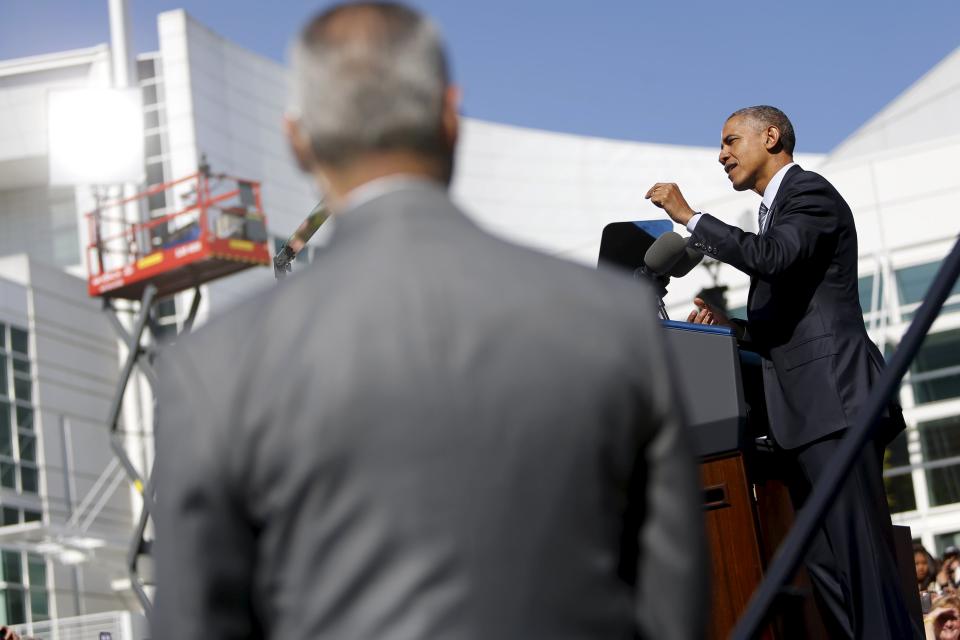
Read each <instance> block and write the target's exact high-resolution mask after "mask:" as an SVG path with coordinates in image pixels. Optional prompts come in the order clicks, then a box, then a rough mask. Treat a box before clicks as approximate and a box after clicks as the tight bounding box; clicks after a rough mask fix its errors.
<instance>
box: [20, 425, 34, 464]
mask: <svg viewBox="0 0 960 640" xmlns="http://www.w3.org/2000/svg"><path fill="white" fill-rule="evenodd" d="M20 459H21V460H29V461H30V462H36V461H37V438H36V436H34V435H33V434H32V433H30V432H26V433H25V432H23V431H21V432H20Z"/></svg>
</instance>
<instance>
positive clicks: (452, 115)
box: [441, 85, 460, 149]
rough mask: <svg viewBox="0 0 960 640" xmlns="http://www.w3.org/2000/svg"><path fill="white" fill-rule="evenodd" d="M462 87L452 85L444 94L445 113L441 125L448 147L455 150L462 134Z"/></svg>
mask: <svg viewBox="0 0 960 640" xmlns="http://www.w3.org/2000/svg"><path fill="white" fill-rule="evenodd" d="M459 112H460V87H457V86H455V85H450V86H448V87H447V88H446V90H445V91H444V92H443V112H442V121H441V125H442V126H443V138H444V141H445V142H446V143H447V147H448V148H450V149H453V148H454V147H455V146H456V144H457V136H458V135H459V134H460V113H459Z"/></svg>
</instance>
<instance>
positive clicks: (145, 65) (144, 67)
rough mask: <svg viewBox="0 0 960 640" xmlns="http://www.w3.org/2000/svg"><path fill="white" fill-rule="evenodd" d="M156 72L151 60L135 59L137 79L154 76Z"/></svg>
mask: <svg viewBox="0 0 960 640" xmlns="http://www.w3.org/2000/svg"><path fill="white" fill-rule="evenodd" d="M155 75H157V74H156V72H155V71H154V68H153V60H152V59H151V60H137V79H138V80H146V79H147V78H152V77H154V76H155Z"/></svg>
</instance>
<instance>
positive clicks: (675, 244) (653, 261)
mask: <svg viewBox="0 0 960 640" xmlns="http://www.w3.org/2000/svg"><path fill="white" fill-rule="evenodd" d="M686 249H687V241H686V240H684V239H683V237H682V236H681V235H680V234H679V233H677V232H676V231H667V232H666V233H664V234H663V235H661V236H660V237H659V238H657V239H656V240H654V242H653V244H651V245H650V248H649V249H647V252H646V253H645V254H643V263H644V264H645V265H646V267H647V268H648V269H649V270H650V271H652V272H653V273H655V274H656V275H658V276H668V277H669V275H670V270H671V269H673V267H674V265H676V264H677V262H679V261H680V258H682V257H684V256H685V253H686ZM691 268H692V267H691Z"/></svg>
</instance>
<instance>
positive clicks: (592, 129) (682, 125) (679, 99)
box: [0, 0, 960, 152]
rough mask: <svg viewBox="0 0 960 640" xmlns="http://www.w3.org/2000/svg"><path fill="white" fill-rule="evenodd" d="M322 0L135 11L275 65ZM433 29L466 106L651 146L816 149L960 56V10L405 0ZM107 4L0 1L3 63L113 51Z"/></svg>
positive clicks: (947, 2) (140, 3) (817, 1)
mask: <svg viewBox="0 0 960 640" xmlns="http://www.w3.org/2000/svg"><path fill="white" fill-rule="evenodd" d="M329 4H330V3H329V2H304V1H301V0H296V1H288V2H282V1H280V0H274V1H273V2H267V1H266V0H260V1H256V2H254V1H250V0H234V1H232V2H227V1H225V0H207V1H203V2H201V1H199V0H183V1H181V2H171V1H165V0H131V2H130V7H131V13H132V19H133V24H134V41H135V43H134V44H135V47H136V48H137V50H138V51H150V50H154V49H156V47H157V35H156V14H157V13H159V12H161V11H165V10H168V9H174V8H181V7H182V8H185V9H186V10H187V11H188V12H190V13H191V14H192V15H193V16H194V17H195V18H196V19H198V20H199V21H200V22H202V23H204V24H206V25H207V26H208V27H210V28H211V29H213V30H214V31H216V32H218V33H220V34H221V35H223V36H225V37H227V38H230V39H231V40H234V41H235V42H237V43H239V44H241V45H243V46H245V47H247V48H249V49H252V50H254V51H257V52H259V53H261V54H263V55H265V56H268V57H270V58H273V59H276V60H281V61H282V60H284V58H285V55H286V49H287V44H288V42H289V40H290V37H291V36H292V34H293V33H295V31H296V30H297V29H298V28H299V26H300V25H301V24H302V23H303V22H304V21H305V20H306V19H307V18H308V17H309V16H310V15H312V14H313V13H314V12H315V11H317V10H318V9H320V8H322V7H325V6H328V5H329ZM413 4H414V5H415V6H418V7H420V8H422V9H423V10H425V11H426V12H427V13H429V14H430V15H431V16H433V18H434V19H435V20H436V21H437V22H438V23H439V24H440V26H441V28H442V30H443V31H444V34H445V36H446V40H447V43H448V47H449V50H450V55H451V58H452V61H453V69H454V74H455V77H456V80H457V81H458V83H459V84H461V85H462V87H463V89H464V111H465V112H466V113H467V115H471V116H474V117H477V118H483V119H486V120H493V121H497V122H505V123H511V124H517V125H522V126H529V127H537V128H542V129H549V130H554V131H566V132H571V133H578V134H585V135H595V136H604V137H609V138H620V139H628V140H639V141H646V142H661V143H670V144H696V145H709V146H713V145H716V144H718V143H719V140H718V139H719V132H720V127H721V125H722V121H723V119H724V118H725V117H726V115H727V114H728V113H729V112H731V111H733V110H735V109H737V108H739V107H741V106H746V105H748V104H759V103H766V104H774V105H777V106H779V107H781V108H782V109H784V111H786V112H787V113H788V115H790V117H791V119H792V120H793V121H794V124H795V126H796V129H797V134H798V145H797V146H798V150H799V151H802V152H825V151H829V150H830V149H831V148H833V147H834V146H836V144H838V143H839V142H840V141H842V140H843V139H844V138H845V137H846V136H848V135H849V134H850V133H852V132H853V131H854V130H855V129H856V128H857V127H858V126H859V125H861V124H863V123H864V122H865V121H866V120H867V119H868V118H869V117H870V116H872V115H873V114H874V113H876V112H877V111H878V110H879V109H881V108H882V107H883V106H884V105H885V104H887V103H888V102H889V101H890V100H891V99H893V98H894V97H896V96H897V95H898V94H899V93H900V92H901V91H903V90H904V89H905V88H907V87H908V86H909V85H910V84H911V83H912V82H913V81H915V80H916V79H918V78H919V77H920V76H921V75H922V74H923V73H925V72H926V71H927V70H929V69H930V68H931V67H932V66H933V65H935V64H936V63H937V62H938V61H939V60H941V59H942V58H943V57H945V56H946V55H948V54H949V53H950V52H951V51H953V50H954V49H955V48H957V47H958V46H960V2H957V0H930V1H919V2H913V3H910V2H903V1H902V0H901V1H899V2H892V1H889V0H873V1H869V2H868V1H865V0H864V1H861V2H851V1H847V2H844V1H843V0H834V1H833V2H826V1H821V0H810V1H806V2H792V3H778V2H767V3H753V2H741V3H720V2H679V1H677V2H658V3H650V2H641V1H640V0H634V1H629V2H628V1H626V0H606V1H604V0H593V1H592V2H587V1H581V0H553V1H544V0H527V1H524V0H512V1H509V2H508V1H506V0H483V1H482V2H481V1H479V0H414V2H413ZM108 37H109V29H108V22H107V0H0V59H5V58H11V57H18V56H25V55H33V54H40V53H48V52H52V51H59V50H64V49H70V48H77V47H85V46H90V45H94V44H98V43H101V42H106V41H107V40H108Z"/></svg>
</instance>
